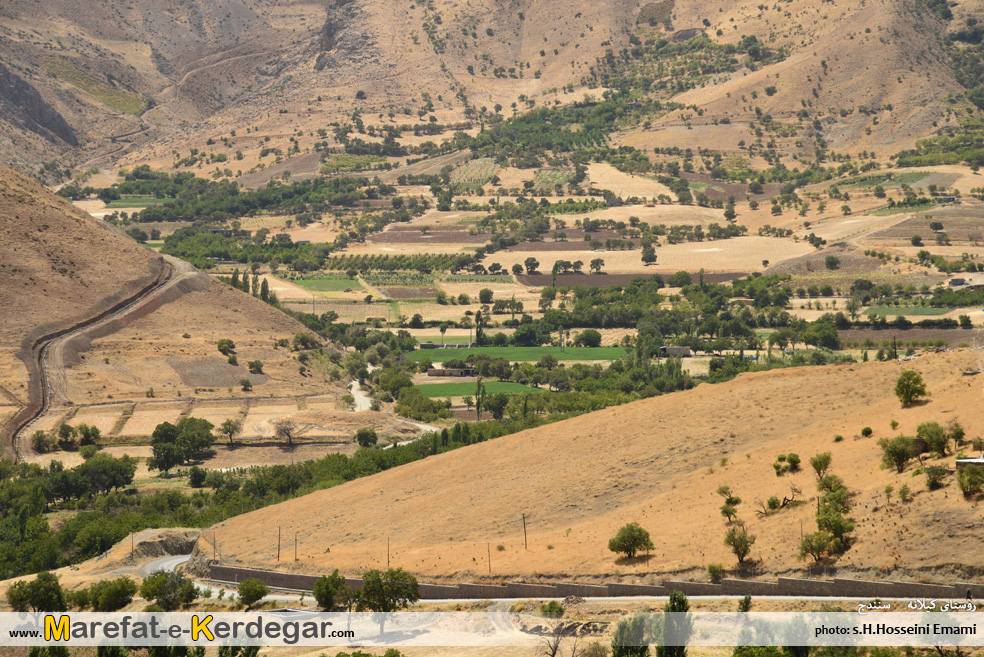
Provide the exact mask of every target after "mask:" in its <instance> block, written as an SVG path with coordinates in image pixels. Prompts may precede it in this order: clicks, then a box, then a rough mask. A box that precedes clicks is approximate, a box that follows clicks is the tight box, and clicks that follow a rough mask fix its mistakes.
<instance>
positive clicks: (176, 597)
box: [140, 570, 200, 611]
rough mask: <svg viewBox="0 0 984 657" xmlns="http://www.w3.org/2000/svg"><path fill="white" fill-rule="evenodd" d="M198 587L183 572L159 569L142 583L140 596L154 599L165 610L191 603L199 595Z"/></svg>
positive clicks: (172, 609)
mask: <svg viewBox="0 0 984 657" xmlns="http://www.w3.org/2000/svg"><path fill="white" fill-rule="evenodd" d="M199 594H200V592H199V590H198V587H196V586H195V583H194V582H192V581H191V580H190V579H188V578H187V577H185V576H184V575H182V574H181V573H175V572H167V571H163V570H158V571H157V572H155V573H153V574H151V575H150V576H149V577H147V578H146V579H144V581H143V583H142V584H141V585H140V597H142V598H143V599H145V600H153V601H154V603H155V604H156V605H157V606H158V607H160V608H161V609H163V610H164V611H174V610H175V609H178V608H180V607H181V606H183V605H190V604H191V603H193V602H194V601H195V600H196V599H197V598H198V597H199Z"/></svg>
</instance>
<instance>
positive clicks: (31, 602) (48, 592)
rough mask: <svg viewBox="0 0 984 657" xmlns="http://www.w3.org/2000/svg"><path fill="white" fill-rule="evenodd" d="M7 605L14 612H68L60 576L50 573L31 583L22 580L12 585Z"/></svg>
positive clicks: (39, 576)
mask: <svg viewBox="0 0 984 657" xmlns="http://www.w3.org/2000/svg"><path fill="white" fill-rule="evenodd" d="M7 604H9V605H10V606H11V607H12V608H13V610H14V611H68V605H67V604H65V591H64V590H63V589H62V587H61V584H60V583H59V582H58V576H57V575H55V574H54V573H50V572H48V571H44V572H40V573H38V576H37V577H35V578H34V579H33V580H31V581H30V582H28V581H26V580H21V581H19V582H14V583H13V584H11V585H10V588H9V589H8V590H7Z"/></svg>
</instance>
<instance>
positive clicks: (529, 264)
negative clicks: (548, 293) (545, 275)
mask: <svg viewBox="0 0 984 657" xmlns="http://www.w3.org/2000/svg"><path fill="white" fill-rule="evenodd" d="M523 264H524V265H525V266H526V273H527V274H535V273H536V270H537V267H539V266H540V262H539V261H538V260H537V259H536V258H534V257H533V256H530V257H529V258H527V259H526V260H524V261H523Z"/></svg>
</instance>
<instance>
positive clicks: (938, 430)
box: [916, 422, 950, 456]
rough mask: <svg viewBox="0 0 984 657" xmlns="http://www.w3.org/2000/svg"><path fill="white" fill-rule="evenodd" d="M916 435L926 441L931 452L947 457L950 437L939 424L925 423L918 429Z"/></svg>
mask: <svg viewBox="0 0 984 657" xmlns="http://www.w3.org/2000/svg"><path fill="white" fill-rule="evenodd" d="M916 435H917V436H918V437H920V438H922V439H923V440H925V441H926V445H927V446H928V447H929V449H930V451H932V452H935V453H936V454H938V455H940V456H946V452H947V447H948V445H949V444H950V436H949V435H948V433H947V431H946V430H945V429H944V428H943V425H941V424H940V423H939V422H923V423H922V424H920V425H919V426H918V427H917V428H916Z"/></svg>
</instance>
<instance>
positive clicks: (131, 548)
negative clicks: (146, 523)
mask: <svg viewBox="0 0 984 657" xmlns="http://www.w3.org/2000/svg"><path fill="white" fill-rule="evenodd" d="M130 561H133V532H130Z"/></svg>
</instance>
